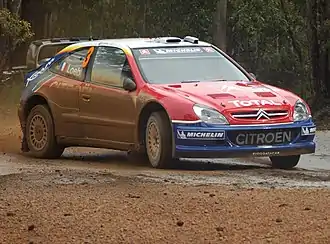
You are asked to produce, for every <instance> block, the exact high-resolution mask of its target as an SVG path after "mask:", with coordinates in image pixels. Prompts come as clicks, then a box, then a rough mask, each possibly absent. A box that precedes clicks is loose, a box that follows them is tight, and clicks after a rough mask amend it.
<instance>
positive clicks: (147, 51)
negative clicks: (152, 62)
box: [140, 49, 150, 55]
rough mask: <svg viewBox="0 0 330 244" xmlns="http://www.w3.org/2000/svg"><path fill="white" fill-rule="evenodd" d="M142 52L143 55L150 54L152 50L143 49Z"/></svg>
mask: <svg viewBox="0 0 330 244" xmlns="http://www.w3.org/2000/svg"><path fill="white" fill-rule="evenodd" d="M140 53H141V55H149V54H150V51H149V50H148V49H141V50H140Z"/></svg>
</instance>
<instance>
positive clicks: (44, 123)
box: [26, 105, 64, 159]
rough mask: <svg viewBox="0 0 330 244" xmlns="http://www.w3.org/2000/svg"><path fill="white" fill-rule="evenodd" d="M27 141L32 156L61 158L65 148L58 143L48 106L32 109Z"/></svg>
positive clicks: (29, 116) (27, 128)
mask: <svg viewBox="0 0 330 244" xmlns="http://www.w3.org/2000/svg"><path fill="white" fill-rule="evenodd" d="M26 140H27V144H28V147H29V149H30V152H31V154H32V155H33V156H34V157H37V158H48V159H53V158H59V157H60V156H61V155H62V153H63V151H64V147H63V146H60V145H58V144H57V142H56V138H55V134H54V123H53V118H52V116H51V113H50V111H49V109H48V107H47V106H44V105H37V106H35V107H34V108H32V110H31V112H30V114H29V115H28V118H27V125H26Z"/></svg>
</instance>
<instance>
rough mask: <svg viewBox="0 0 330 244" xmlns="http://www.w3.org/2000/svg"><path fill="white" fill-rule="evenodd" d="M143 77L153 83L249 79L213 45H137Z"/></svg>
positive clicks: (135, 54)
mask: <svg viewBox="0 0 330 244" xmlns="http://www.w3.org/2000/svg"><path fill="white" fill-rule="evenodd" d="M133 53H134V56H135V59H136V61H137V63H138V66H139V68H140V72H141V73H142V76H143V77H144V79H145V80H146V81H147V82H149V83H152V84H171V83H180V82H195V81H196V82H203V81H249V78H248V77H247V76H246V75H245V74H244V73H243V72H242V71H241V70H240V69H239V68H237V67H236V66H235V65H234V64H233V63H232V62H230V61H229V60H228V59H227V58H226V57H224V56H223V55H222V54H221V53H219V52H218V51H217V50H215V49H214V48H213V47H165V48H149V49H134V50H133Z"/></svg>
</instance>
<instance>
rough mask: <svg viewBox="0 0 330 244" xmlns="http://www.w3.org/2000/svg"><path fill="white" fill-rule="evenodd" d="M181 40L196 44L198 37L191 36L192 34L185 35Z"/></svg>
mask: <svg viewBox="0 0 330 244" xmlns="http://www.w3.org/2000/svg"><path fill="white" fill-rule="evenodd" d="M183 41H185V42H190V43H193V44H198V41H199V40H198V38H197V37H193V36H186V37H185V38H183Z"/></svg>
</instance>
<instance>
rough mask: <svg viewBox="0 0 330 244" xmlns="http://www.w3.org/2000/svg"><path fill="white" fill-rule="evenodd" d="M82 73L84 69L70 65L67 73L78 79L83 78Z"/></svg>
mask: <svg viewBox="0 0 330 244" xmlns="http://www.w3.org/2000/svg"><path fill="white" fill-rule="evenodd" d="M81 72H82V68H81V67H73V66H71V65H69V67H68V70H67V73H68V74H70V75H74V76H77V77H80V76H81Z"/></svg>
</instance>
